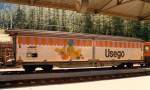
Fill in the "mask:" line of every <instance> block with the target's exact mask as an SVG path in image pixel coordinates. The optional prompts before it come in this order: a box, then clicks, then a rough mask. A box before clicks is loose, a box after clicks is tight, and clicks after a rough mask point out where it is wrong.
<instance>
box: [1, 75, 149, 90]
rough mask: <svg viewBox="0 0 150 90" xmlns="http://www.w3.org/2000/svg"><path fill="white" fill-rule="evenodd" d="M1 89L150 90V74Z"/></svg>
mask: <svg viewBox="0 0 150 90" xmlns="http://www.w3.org/2000/svg"><path fill="white" fill-rule="evenodd" d="M1 90H150V76H142V77H135V78H124V79H113V80H101V81H93V82H84V83H73V84H59V85H46V86H36V87H23V88H10V89H1Z"/></svg>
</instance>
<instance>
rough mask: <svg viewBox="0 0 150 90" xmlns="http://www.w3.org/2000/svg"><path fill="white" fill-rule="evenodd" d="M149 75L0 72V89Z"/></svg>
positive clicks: (147, 70)
mask: <svg viewBox="0 0 150 90" xmlns="http://www.w3.org/2000/svg"><path fill="white" fill-rule="evenodd" d="M145 75H150V68H134V69H116V70H113V69H111V68H109V69H105V68H90V69H68V70H54V71H52V72H50V73H44V72H42V71H38V72H34V73H32V74H29V73H24V72H19V71H18V72H0V88H12V87H24V86H38V85H50V84H64V83H75V82H86V81H95V80H107V79H117V78H126V77H136V76H145Z"/></svg>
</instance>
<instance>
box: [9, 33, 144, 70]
mask: <svg viewBox="0 0 150 90" xmlns="http://www.w3.org/2000/svg"><path fill="white" fill-rule="evenodd" d="M7 33H9V34H10V35H11V36H13V40H14V44H15V45H14V46H15V47H14V48H15V50H16V51H15V56H16V57H15V58H16V63H17V64H21V65H22V66H23V68H24V69H25V70H26V71H34V70H35V68H36V67H41V68H43V69H44V70H45V71H47V70H50V69H52V67H53V66H57V67H99V66H118V67H124V66H126V67H130V68H131V67H132V66H133V64H134V63H137V64H141V63H144V60H143V41H142V40H140V39H135V38H127V37H114V36H104V35H93V34H80V33H69V32H53V31H27V30H8V31H7Z"/></svg>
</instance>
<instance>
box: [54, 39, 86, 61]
mask: <svg viewBox="0 0 150 90" xmlns="http://www.w3.org/2000/svg"><path fill="white" fill-rule="evenodd" d="M73 45H74V41H73V40H69V41H68V45H67V46H64V47H63V48H56V49H55V51H56V52H57V53H58V54H59V55H60V56H61V58H62V59H63V60H73V59H84V58H83V56H82V54H81V50H80V49H75V47H74V46H73Z"/></svg>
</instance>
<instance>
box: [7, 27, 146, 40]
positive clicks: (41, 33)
mask: <svg viewBox="0 0 150 90" xmlns="http://www.w3.org/2000/svg"><path fill="white" fill-rule="evenodd" d="M6 33H8V34H10V35H11V36H14V35H21V36H40V37H41V36H42V37H44V36H45V37H62V38H63V37H64V38H81V39H96V40H117V41H134V42H142V41H143V40H141V39H138V38H131V37H122V36H111V35H98V34H87V33H73V32H62V31H45V30H31V29H14V30H6Z"/></svg>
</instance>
